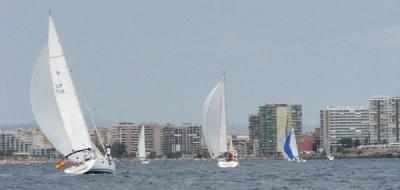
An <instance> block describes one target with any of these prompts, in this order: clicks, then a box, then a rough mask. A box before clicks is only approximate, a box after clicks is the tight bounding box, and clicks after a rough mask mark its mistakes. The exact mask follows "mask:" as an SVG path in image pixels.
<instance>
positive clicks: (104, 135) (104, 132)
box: [89, 127, 111, 146]
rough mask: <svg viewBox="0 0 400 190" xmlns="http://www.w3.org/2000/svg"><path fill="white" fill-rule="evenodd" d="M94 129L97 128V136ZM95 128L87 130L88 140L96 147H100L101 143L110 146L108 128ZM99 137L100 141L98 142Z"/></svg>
mask: <svg viewBox="0 0 400 190" xmlns="http://www.w3.org/2000/svg"><path fill="white" fill-rule="evenodd" d="M96 128H97V132H98V134H97V132H96ZM96 128H94V127H91V128H89V134H90V138H91V139H92V142H93V143H94V144H96V145H100V144H101V142H103V144H104V146H106V145H111V142H110V139H111V138H110V137H111V135H110V133H109V130H108V128H105V127H96ZM99 136H100V137H101V141H100V138H99Z"/></svg>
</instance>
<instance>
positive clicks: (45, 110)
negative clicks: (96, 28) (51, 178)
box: [30, 17, 93, 159]
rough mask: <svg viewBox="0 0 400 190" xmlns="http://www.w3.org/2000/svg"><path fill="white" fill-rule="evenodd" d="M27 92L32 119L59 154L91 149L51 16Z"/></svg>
mask: <svg viewBox="0 0 400 190" xmlns="http://www.w3.org/2000/svg"><path fill="white" fill-rule="evenodd" d="M47 52H48V53H47ZM30 91H31V92H30V94H31V97H30V100H31V107H32V112H33V114H34V117H35V119H36V121H37V122H38V124H39V126H40V128H41V129H42V130H43V132H44V133H45V134H46V137H47V138H48V139H49V140H50V142H51V143H52V144H53V145H54V147H55V148H56V149H57V150H58V151H59V152H61V153H62V154H63V155H68V154H69V153H72V152H74V151H77V150H82V149H86V148H92V149H93V146H92V142H91V140H90V136H89V132H88V129H87V126H86V122H85V119H84V117H83V113H82V110H81V108H80V103H79V100H78V97H77V94H76V91H75V87H74V84H73V81H72V78H71V75H70V71H69V68H68V65H67V61H66V59H65V56H64V52H63V49H62V46H61V43H60V39H59V37H58V34H57V30H56V28H55V25H54V22H53V19H52V18H51V17H49V36H48V46H47V48H45V50H44V53H42V55H41V57H40V58H39V59H38V62H37V63H36V65H35V68H34V71H33V75H32V80H31V89H30ZM78 155H79V157H81V156H82V155H81V154H78ZM78 155H77V156H78ZM74 157H76V156H74ZM80 159H82V157H81V158H80Z"/></svg>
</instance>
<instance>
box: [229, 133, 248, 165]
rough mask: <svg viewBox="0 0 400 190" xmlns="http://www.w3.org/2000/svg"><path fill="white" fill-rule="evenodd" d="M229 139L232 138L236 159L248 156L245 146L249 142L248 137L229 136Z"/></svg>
mask: <svg viewBox="0 0 400 190" xmlns="http://www.w3.org/2000/svg"><path fill="white" fill-rule="evenodd" d="M230 138H232V144H233V149H234V150H236V152H237V155H238V158H240V159H243V158H245V157H246V156H247V155H248V154H247V153H248V151H247V144H248V142H249V135H244V134H242V135H231V136H230ZM228 143H229V141H228Z"/></svg>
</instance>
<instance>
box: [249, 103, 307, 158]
mask: <svg viewBox="0 0 400 190" xmlns="http://www.w3.org/2000/svg"><path fill="white" fill-rule="evenodd" d="M255 125H257V122H256V124H255ZM258 125H259V126H256V127H255V128H256V129H257V130H258V135H255V136H256V138H258V139H257V140H258V149H259V153H258V154H259V155H260V156H266V157H268V156H275V155H277V154H278V153H280V151H281V147H282V141H283V140H282V138H284V136H285V132H286V131H288V130H291V129H294V131H295V134H296V138H298V137H299V136H300V135H301V133H302V105H300V104H286V103H267V104H265V105H263V106H260V107H259V112H258Z"/></svg>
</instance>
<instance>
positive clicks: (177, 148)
mask: <svg viewBox="0 0 400 190" xmlns="http://www.w3.org/2000/svg"><path fill="white" fill-rule="evenodd" d="M200 130H201V129H200V125H197V124H195V123H183V124H182V125H172V124H167V125H165V126H163V127H162V137H161V138H162V140H161V141H162V152H163V154H165V155H167V154H171V153H177V152H180V153H182V154H185V155H196V154H198V153H200V152H201V136H200V134H201V132H200Z"/></svg>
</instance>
